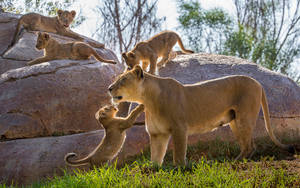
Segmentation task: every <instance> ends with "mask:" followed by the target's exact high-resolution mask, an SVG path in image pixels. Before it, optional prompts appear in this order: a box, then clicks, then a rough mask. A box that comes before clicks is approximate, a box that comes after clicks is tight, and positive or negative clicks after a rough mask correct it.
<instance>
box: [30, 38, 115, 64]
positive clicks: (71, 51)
mask: <svg viewBox="0 0 300 188" xmlns="http://www.w3.org/2000/svg"><path fill="white" fill-rule="evenodd" d="M36 48H37V49H38V50H42V49H44V56H43V57H40V58H37V59H34V60H32V61H30V62H28V63H27V64H28V65H34V64H38V63H42V62H46V61H52V60H57V59H73V60H81V59H83V60H85V59H89V58H90V57H91V56H94V57H95V58H96V59H97V60H98V61H102V62H106V63H111V64H116V62H115V61H113V60H107V59H103V58H102V57H101V56H100V55H98V54H97V52H96V51H95V50H94V49H93V48H92V47H91V46H89V45H88V44H86V43H83V42H70V43H65V44H63V43H59V42H58V41H56V40H55V39H53V38H52V37H51V36H50V35H49V34H47V33H39V35H38V38H37V42H36Z"/></svg>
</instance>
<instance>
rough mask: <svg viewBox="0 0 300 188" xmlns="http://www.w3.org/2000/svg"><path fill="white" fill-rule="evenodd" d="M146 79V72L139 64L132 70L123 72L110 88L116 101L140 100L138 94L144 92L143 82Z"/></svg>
mask: <svg viewBox="0 0 300 188" xmlns="http://www.w3.org/2000/svg"><path fill="white" fill-rule="evenodd" d="M143 81H144V72H143V70H142V68H141V67H140V66H139V65H136V66H135V67H134V68H133V69H132V70H128V71H126V72H125V73H123V74H121V75H120V76H119V77H118V78H117V80H116V81H115V82H114V83H112V84H111V85H110V86H109V88H108V90H109V92H110V94H111V96H112V100H113V102H114V103H120V102H123V101H131V102H139V101H137V98H136V96H137V95H139V94H140V93H141V92H142V89H143V88H142V87H141V84H142V83H143Z"/></svg>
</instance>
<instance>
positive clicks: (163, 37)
mask: <svg viewBox="0 0 300 188" xmlns="http://www.w3.org/2000/svg"><path fill="white" fill-rule="evenodd" d="M177 42H178V44H179V46H180V48H181V49H182V51H183V52H184V53H188V54H190V53H194V52H193V51H191V50H186V49H185V48H184V46H183V44H182V41H181V38H180V37H179V35H178V34H177V33H175V32H173V31H164V32H161V33H159V34H157V35H155V36H154V37H152V38H151V39H149V40H147V41H143V42H139V43H137V44H136V45H135V47H134V48H133V49H132V50H131V51H129V52H127V53H122V57H123V58H124V60H125V62H126V64H127V66H128V67H129V69H132V68H133V67H134V66H135V65H137V64H139V63H140V61H142V63H143V65H142V67H143V70H144V71H146V69H147V67H148V65H149V63H150V70H149V73H150V74H154V73H155V71H156V66H158V67H162V66H163V65H164V64H165V63H167V62H168V61H169V60H170V58H169V57H170V56H172V54H171V52H172V48H173V46H174V45H175V44H176V43H177ZM159 57H162V59H161V61H160V62H158V63H157V64H156V61H157V59H158V58H159Z"/></svg>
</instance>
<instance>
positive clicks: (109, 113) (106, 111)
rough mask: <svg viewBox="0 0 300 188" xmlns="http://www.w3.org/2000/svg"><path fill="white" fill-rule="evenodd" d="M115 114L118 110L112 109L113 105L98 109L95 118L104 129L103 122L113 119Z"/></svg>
mask: <svg viewBox="0 0 300 188" xmlns="http://www.w3.org/2000/svg"><path fill="white" fill-rule="evenodd" d="M117 112H118V109H117V108H116V107H114V106H113V105H107V106H104V107H102V108H100V109H99V110H98V111H97V112H96V114H95V118H96V119H97V120H98V121H99V122H100V123H101V124H102V125H103V126H104V128H106V127H105V125H104V124H103V121H105V120H107V119H112V118H114V117H115V116H116V114H117Z"/></svg>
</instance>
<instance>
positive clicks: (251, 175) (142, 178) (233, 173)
mask: <svg viewBox="0 0 300 188" xmlns="http://www.w3.org/2000/svg"><path fill="white" fill-rule="evenodd" d="M299 141H300V140H294V141H292V143H300V142H299ZM256 143H257V150H258V152H256V154H255V155H254V157H253V160H250V161H249V160H243V161H234V160H233V159H234V158H235V157H236V156H237V155H238V153H239V147H238V145H237V144H236V143H235V142H222V141H220V140H218V139H217V140H215V141H212V142H209V143H205V144H204V143H202V142H199V143H198V144H197V145H195V146H191V147H189V148H188V156H187V158H188V159H189V161H188V164H187V166H186V167H174V166H173V165H172V153H171V152H168V153H167V155H166V157H165V161H164V165H163V166H158V165H157V164H154V163H151V162H150V161H149V158H150V152H149V151H146V152H144V153H143V154H142V155H139V156H137V157H134V158H131V159H130V160H128V161H127V162H126V163H125V164H124V165H122V166H118V167H117V166H116V165H115V164H113V165H110V166H108V165H105V166H103V167H100V168H94V169H92V170H90V171H80V170H76V171H74V172H73V173H70V172H65V174H64V176H62V177H54V178H52V179H48V180H44V181H42V182H36V183H34V184H32V185H31V186H29V187H300V174H299V171H300V167H299V168H298V169H292V168H291V167H292V166H295V165H294V163H293V161H287V160H284V159H285V158H286V157H287V158H289V157H292V156H291V155H290V154H288V153H285V152H283V151H282V150H280V149H278V148H277V147H276V146H274V145H272V142H271V141H268V139H264V140H259V141H257V142H256ZM294 157H296V159H295V160H294V161H296V162H295V163H297V162H300V158H299V155H295V156H294ZM2 187H5V186H4V185H3V186H2Z"/></svg>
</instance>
